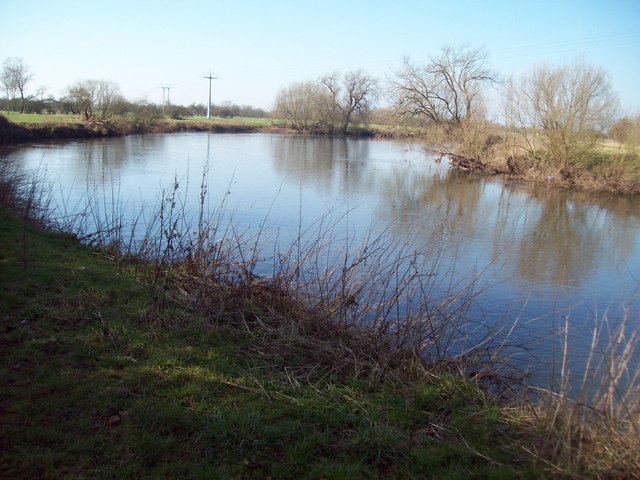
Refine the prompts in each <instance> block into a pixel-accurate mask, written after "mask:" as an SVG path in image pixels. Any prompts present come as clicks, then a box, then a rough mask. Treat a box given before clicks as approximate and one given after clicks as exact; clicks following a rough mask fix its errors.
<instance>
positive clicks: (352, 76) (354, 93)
mask: <svg viewBox="0 0 640 480" xmlns="http://www.w3.org/2000/svg"><path fill="white" fill-rule="evenodd" d="M320 83H321V84H322V85H324V87H325V88H326V89H327V90H328V92H329V97H328V98H329V99H330V103H329V105H328V106H326V107H325V109H324V110H325V115H327V117H328V118H330V119H332V121H333V124H334V125H335V124H336V123H337V124H339V129H340V132H342V133H347V129H348V128H349V124H350V123H351V122H352V120H353V117H354V116H355V115H357V116H359V118H360V120H361V121H365V120H366V117H367V114H368V113H369V110H370V108H371V102H372V101H373V100H374V99H375V97H376V96H377V82H376V80H375V79H374V78H372V77H370V76H369V75H367V74H366V73H365V72H363V71H362V70H353V71H350V72H347V73H345V74H344V76H342V78H340V77H339V75H338V74H335V73H334V74H332V75H326V76H324V77H322V78H321V79H320Z"/></svg>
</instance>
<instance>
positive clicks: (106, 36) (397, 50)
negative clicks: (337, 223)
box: [0, 0, 640, 114]
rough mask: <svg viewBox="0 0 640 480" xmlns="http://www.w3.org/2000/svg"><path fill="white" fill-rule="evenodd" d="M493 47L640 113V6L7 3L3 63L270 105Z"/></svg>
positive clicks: (499, 0)
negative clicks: (338, 82)
mask: <svg viewBox="0 0 640 480" xmlns="http://www.w3.org/2000/svg"><path fill="white" fill-rule="evenodd" d="M464 43H470V44H472V45H473V46H478V47H485V48H486V50H487V51H488V53H489V61H490V64H491V66H492V68H494V69H495V70H497V71H498V72H499V73H500V74H502V75H503V76H505V77H506V76H509V75H512V74H513V75H519V74H522V73H523V72H526V71H528V70H530V69H531V68H532V67H534V66H535V65H538V64H541V63H545V62H550V63H561V62H567V61H572V60H573V59H575V58H580V59H582V60H585V61H587V62H589V63H592V64H595V65H597V66H600V67H602V68H604V69H605V70H606V71H607V72H608V74H609V78H610V80H611V84H612V86H613V88H614V90H615V91H616V92H617V94H618V95H619V97H620V99H621V103H622V107H623V109H624V111H625V112H626V113H633V114H635V113H638V112H639V111H640V0H599V1H594V0H581V1H576V0H565V1H562V0H559V1H549V0H541V1H528V2H520V1H516V0H513V1H506V0H484V1H456V0H441V1H429V0H422V1H411V0H393V1H389V0H388V1H376V0H369V1H356V0H338V1H334V0H325V1H313V2H311V1H302V0H300V1H297V2H295V1H283V0H265V1H248V0H233V1H231V0H229V1H219V0H210V1H196V0H182V1H145V0H142V1H136V0H129V1H121V0H110V1H105V0H102V1H99V2H98V1H93V0H78V1H72V0H56V1H49V0H38V1H34V0H0V59H4V58H6V57H22V58H23V59H24V61H25V63H27V64H28V65H29V66H30V67H31V68H32V70H33V71H34V73H35V78H34V80H33V82H32V83H31V84H30V87H31V89H32V90H33V91H35V90H36V89H37V88H38V87H41V86H44V87H46V88H47V93H48V94H51V95H54V96H59V95H61V94H62V93H63V91H64V89H65V87H66V86H68V85H70V84H71V83H73V82H75V81H77V80H80V79H87V78H95V79H106V80H112V81H114V82H116V83H118V84H119V85H120V87H121V90H122V93H123V94H124V95H125V96H126V97H127V98H129V99H142V98H146V99H147V100H149V101H152V102H156V103H160V102H161V101H162V89H161V88H160V87H161V85H163V84H169V85H171V86H172V88H171V100H172V102H173V103H181V104H190V103H192V102H202V103H206V100H207V92H208V81H207V80H205V79H204V78H203V73H205V72H208V71H209V68H211V69H212V71H213V72H214V73H216V74H217V75H218V76H219V77H220V78H219V79H218V80H216V81H214V83H213V97H214V99H213V100H214V103H220V102H222V101H225V100H228V101H231V102H234V103H238V104H249V105H253V106H256V107H262V108H265V109H269V108H271V106H272V104H273V100H274V98H275V95H276V93H277V92H278V90H279V89H280V88H281V87H284V86H286V85H287V84H289V83H291V82H293V81H300V80H310V79H315V78H317V77H319V76H320V75H322V74H325V73H330V72H332V71H347V70H352V69H357V68H362V69H364V70H366V71H367V72H368V73H369V74H371V75H373V76H376V77H378V78H381V79H384V78H386V77H387V76H388V75H389V74H390V72H392V71H393V70H394V69H398V68H399V66H400V64H401V62H402V58H403V57H404V56H409V57H410V58H411V59H412V60H414V61H416V62H426V61H427V59H428V57H429V55H433V54H436V53H437V52H438V51H439V49H440V48H441V47H442V46H443V45H445V44H448V45H454V46H455V45H461V44H464Z"/></svg>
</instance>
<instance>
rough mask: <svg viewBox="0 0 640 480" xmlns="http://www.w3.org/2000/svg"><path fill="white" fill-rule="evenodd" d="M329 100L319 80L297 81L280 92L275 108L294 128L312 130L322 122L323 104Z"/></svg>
mask: <svg viewBox="0 0 640 480" xmlns="http://www.w3.org/2000/svg"><path fill="white" fill-rule="evenodd" d="M329 101H330V99H329V98H328V97H327V94H326V93H325V91H324V89H323V88H322V87H321V85H320V84H319V83H318V82H313V81H306V82H297V83H292V84H291V85H289V86H288V87H285V88H283V89H281V90H280V91H279V92H278V94H277V95H276V101H275V107H274V110H275V113H276V115H277V116H278V117H279V118H281V119H282V120H284V121H285V122H287V123H288V124H289V125H290V126H291V128H293V129H294V130H297V131H300V132H303V131H312V130H316V129H318V127H319V126H320V124H321V123H322V118H321V115H320V113H321V112H322V110H323V108H322V106H323V105H326V104H327V102H329Z"/></svg>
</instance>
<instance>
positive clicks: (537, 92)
mask: <svg viewBox="0 0 640 480" xmlns="http://www.w3.org/2000/svg"><path fill="white" fill-rule="evenodd" d="M510 97H511V98H510V101H511V102H512V106H511V107H510V111H511V112H512V114H513V118H514V120H515V123H516V126H517V127H518V128H519V131H520V132H521V134H522V137H523V138H524V139H525V141H524V144H525V145H526V148H527V149H528V150H529V152H530V153H532V154H533V155H536V156H537V157H540V159H544V160H546V161H547V163H554V164H557V165H559V166H560V167H564V166H566V165H568V164H571V163H574V162H576V161H577V160H579V159H581V158H584V157H585V156H586V155H589V154H590V153H592V152H593V149H594V147H595V146H596V145H597V142H598V138H599V136H600V135H602V134H603V133H604V132H606V131H608V129H609V127H610V126H611V125H612V124H613V122H614V121H615V119H616V116H617V113H618V100H617V97H616V95H615V94H614V93H613V91H612V89H611V86H610V84H609V81H608V78H607V74H606V72H605V71H604V70H602V69H601V68H598V67H595V66H592V65H589V64H586V63H584V62H573V63H571V64H567V65H562V66H559V67H553V66H549V65H545V66H541V67H537V68H535V69H534V70H532V71H531V72H530V73H528V74H526V75H525V76H523V78H522V79H521V80H520V82H519V83H517V84H514V85H512V87H511V95H510ZM537 137H541V139H542V145H535V144H534V142H535V140H536V138H537ZM541 155H542V157H541Z"/></svg>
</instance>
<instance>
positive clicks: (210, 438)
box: [0, 210, 544, 478]
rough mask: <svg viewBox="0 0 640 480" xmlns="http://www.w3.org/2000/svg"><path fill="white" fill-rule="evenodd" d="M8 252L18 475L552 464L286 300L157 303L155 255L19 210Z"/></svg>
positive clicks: (0, 282) (392, 472) (4, 443)
mask: <svg viewBox="0 0 640 480" xmlns="http://www.w3.org/2000/svg"><path fill="white" fill-rule="evenodd" d="M0 244H2V245H3V252H2V259H1V262H2V269H0V291H2V296H1V298H2V299H1V301H0V317H1V318H2V326H1V328H2V335H1V338H2V350H1V356H0V362H1V363H2V368H1V369H0V370H1V373H0V375H1V384H2V411H3V415H2V416H3V422H2V427H1V429H2V432H1V435H0V439H1V440H0V444H1V448H0V451H1V453H0V458H1V462H0V472H1V473H2V477H4V478H42V477H47V478H68V477H70V476H73V477H91V478H113V477H114V476H115V477H118V478H142V477H165V478H167V477H177V476H183V477H186V478H212V477H213V478H239V477H241V478H425V477H431V476H434V477H438V478H467V477H468V476H475V477H478V478H479V477H481V478H505V476H506V477H509V478H511V477H513V476H518V477H521V478H526V477H528V478H536V477H538V476H540V475H541V473H542V472H543V470H544V468H543V467H542V466H541V465H538V466H535V463H534V461H533V460H532V459H531V458H527V456H526V455H523V450H522V448H521V445H522V444H523V443H522V442H529V441H530V440H528V439H526V437H527V436H528V435H530V433H529V432H525V431H523V430H522V429H521V428H520V427H519V426H518V425H517V423H514V422H513V421H512V420H511V419H510V418H509V417H508V416H507V415H505V414H504V412H503V411H501V407H500V405H499V402H498V400H497V399H495V398H492V397H491V396H490V395H488V394H486V393H484V392H483V391H482V390H481V389H479V388H478V387H477V386H476V385H474V384H473V383H472V382H470V381H469V380H468V379H464V378H462V377H458V376H456V375H451V374H442V375H432V374H430V373H429V372H426V371H424V370H423V369H421V368H420V366H419V365H418V364H417V363H416V362H415V359H413V360H412V359H411V358H410V357H406V358H396V359H391V358H385V353H384V351H383V350H378V351H377V349H378V348H379V347H375V346H371V345H368V339H367V337H366V334H365V333H364V332H357V331H352V332H350V333H345V332H338V331H335V329H334V331H333V332H332V331H331V330H327V331H325V333H321V332H320V331H318V329H313V330H314V333H311V331H309V330H308V329H307V330H306V331H305V327H304V326H303V325H298V324H296V320H295V319H293V318H288V319H286V320H285V319H284V318H281V315H282V312H281V311H280V312H279V311H278V310H281V309H282V308H284V307H283V306H280V307H278V306H277V305H276V304H275V303H274V302H273V299H271V300H269V301H265V300H264V299H263V300H261V297H260V296H258V295H256V294H255V293H256V292H253V293H250V292H239V291H234V290H233V289H224V288H222V287H221V288H220V289H219V290H218V291H211V292H209V295H210V296H211V297H213V298H215V299H216V301H215V303H214V304H212V305H210V308H208V309H205V308H202V307H198V306H195V305H193V304H190V302H188V301H185V299H184V298H181V297H180V294H179V291H177V290H174V289H173V288H171V289H170V291H169V292H168V293H169V295H168V298H170V299H169V300H168V301H167V302H166V303H164V302H163V303H164V304H163V305H160V304H159V303H158V302H157V301H156V300H154V295H153V294H152V292H151V290H150V286H149V282H148V280H149V277H148V272H147V271H146V267H145V266H144V265H139V264H136V263H135V262H120V263H115V262H114V261H113V260H112V259H110V258H109V256H108V255H106V254H105V253H101V252H99V251H90V250H88V249H86V248H85V247H83V246H81V245H80V244H79V243H78V242H77V240H75V239H74V238H73V237H72V236H70V235H65V234H58V233H50V232H45V231H41V230H39V229H38V228H35V227H33V226H32V225H27V224H25V223H23V222H22V221H20V220H19V219H17V218H16V217H14V216H12V215H11V214H9V213H8V212H7V211H5V210H2V211H0ZM262 297H263V298H264V293H263V294H262ZM286 308H287V309H289V308H291V307H286ZM259 322H267V323H269V325H268V327H264V328H263V327H260V325H259ZM292 329H296V330H298V332H297V333H293V330H292ZM358 349H359V350H360V353H355V352H357V350H358ZM346 352H351V353H350V354H349V355H351V354H354V355H359V356H360V355H361V356H362V357H361V358H354V359H353V361H349V360H348V359H346V357H345V353H346ZM365 355H366V357H365ZM347 357H348V355H347ZM367 357H368V358H367ZM345 359H346V360H345ZM383 362H387V363H388V365H387V366H386V367H384V369H383V370H382V368H383V367H382V366H381V365H382V363H383ZM374 365H376V366H374Z"/></svg>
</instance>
